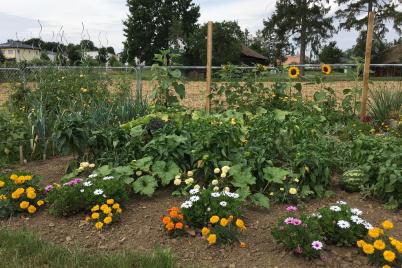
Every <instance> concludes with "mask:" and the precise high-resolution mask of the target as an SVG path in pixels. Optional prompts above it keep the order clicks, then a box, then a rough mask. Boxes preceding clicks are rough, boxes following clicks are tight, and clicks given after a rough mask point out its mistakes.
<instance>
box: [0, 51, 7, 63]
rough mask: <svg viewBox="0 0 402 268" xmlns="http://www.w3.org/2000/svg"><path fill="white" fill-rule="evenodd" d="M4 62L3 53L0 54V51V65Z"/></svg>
mask: <svg viewBox="0 0 402 268" xmlns="http://www.w3.org/2000/svg"><path fill="white" fill-rule="evenodd" d="M5 61H6V58H5V57H4V55H3V52H1V50H0V63H3V62H5Z"/></svg>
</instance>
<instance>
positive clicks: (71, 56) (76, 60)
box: [66, 44, 82, 65]
mask: <svg viewBox="0 0 402 268" xmlns="http://www.w3.org/2000/svg"><path fill="white" fill-rule="evenodd" d="M66 53H67V58H68V60H69V62H70V65H80V64H81V56H82V55H81V46H80V45H74V44H68V45H67V48H66Z"/></svg>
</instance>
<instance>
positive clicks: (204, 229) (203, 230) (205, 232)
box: [201, 227, 210, 236]
mask: <svg viewBox="0 0 402 268" xmlns="http://www.w3.org/2000/svg"><path fill="white" fill-rule="evenodd" d="M209 232H210V230H209V229H208V228H207V227H204V228H202V229H201V234H202V235H203V236H207V235H208V234H209Z"/></svg>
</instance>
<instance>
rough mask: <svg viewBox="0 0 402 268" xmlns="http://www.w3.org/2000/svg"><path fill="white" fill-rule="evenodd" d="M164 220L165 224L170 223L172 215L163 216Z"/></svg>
mask: <svg viewBox="0 0 402 268" xmlns="http://www.w3.org/2000/svg"><path fill="white" fill-rule="evenodd" d="M162 222H163V224H164V225H166V224H168V223H169V222H170V217H163V218H162Z"/></svg>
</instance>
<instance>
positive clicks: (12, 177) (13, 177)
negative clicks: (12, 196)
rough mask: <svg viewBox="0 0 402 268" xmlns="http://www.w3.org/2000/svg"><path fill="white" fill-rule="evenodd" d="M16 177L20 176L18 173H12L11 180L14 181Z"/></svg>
mask: <svg viewBox="0 0 402 268" xmlns="http://www.w3.org/2000/svg"><path fill="white" fill-rule="evenodd" d="M16 179H18V176H17V175H16V174H11V176H10V180H12V181H14V180H16Z"/></svg>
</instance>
